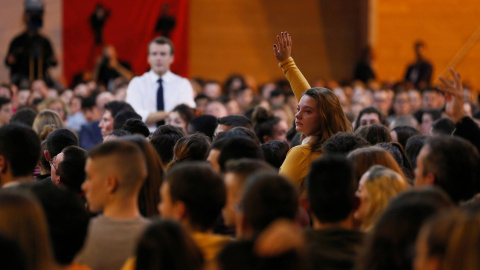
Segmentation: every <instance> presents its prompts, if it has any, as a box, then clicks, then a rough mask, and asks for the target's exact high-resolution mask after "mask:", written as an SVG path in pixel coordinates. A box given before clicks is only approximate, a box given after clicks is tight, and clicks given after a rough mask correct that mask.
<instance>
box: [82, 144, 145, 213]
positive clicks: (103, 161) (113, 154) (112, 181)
mask: <svg viewBox="0 0 480 270" xmlns="http://www.w3.org/2000/svg"><path fill="white" fill-rule="evenodd" d="M85 172H86V175H87V178H86V179H85V182H84V183H83V185H82V190H83V191H84V192H85V196H86V198H87V202H88V206H89V209H90V211H91V212H102V211H103V210H104V208H105V207H107V206H110V205H108V203H109V202H112V198H118V199H127V198H131V197H138V193H139V191H140V188H141V186H142V185H143V182H144V180H145V178H146V177H147V168H146V164H145V158H144V156H143V153H142V151H141V150H140V149H139V147H138V146H136V145H135V144H134V143H131V142H127V141H118V140H117V141H110V142H106V143H103V144H100V145H98V146H96V147H94V148H93V149H92V150H90V151H89V152H88V156H87V162H86V164H85Z"/></svg>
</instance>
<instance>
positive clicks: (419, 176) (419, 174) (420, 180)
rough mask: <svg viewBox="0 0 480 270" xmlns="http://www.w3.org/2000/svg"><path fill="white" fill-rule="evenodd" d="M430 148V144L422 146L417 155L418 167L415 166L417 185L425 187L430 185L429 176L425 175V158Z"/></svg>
mask: <svg viewBox="0 0 480 270" xmlns="http://www.w3.org/2000/svg"><path fill="white" fill-rule="evenodd" d="M429 151H430V149H429V147H428V146H424V147H422V149H421V150H420V153H418V156H417V168H415V183H414V185H415V187H423V186H426V185H428V182H427V178H426V177H425V170H424V164H423V163H424V160H425V158H426V157H427V155H428V153H429Z"/></svg>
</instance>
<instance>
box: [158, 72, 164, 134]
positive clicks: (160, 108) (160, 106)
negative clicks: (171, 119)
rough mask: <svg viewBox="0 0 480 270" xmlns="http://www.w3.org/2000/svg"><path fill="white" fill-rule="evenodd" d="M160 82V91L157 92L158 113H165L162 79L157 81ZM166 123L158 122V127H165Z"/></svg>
mask: <svg viewBox="0 0 480 270" xmlns="http://www.w3.org/2000/svg"><path fill="white" fill-rule="evenodd" d="M157 82H158V90H157V111H163V110H165V107H164V104H163V83H162V82H163V81H162V78H160V79H158V80H157ZM164 124H165V121H163V120H162V121H159V122H157V127H159V126H161V125H164Z"/></svg>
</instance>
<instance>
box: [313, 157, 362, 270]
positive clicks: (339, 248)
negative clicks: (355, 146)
mask: <svg viewBox="0 0 480 270" xmlns="http://www.w3.org/2000/svg"><path fill="white" fill-rule="evenodd" d="M356 189H357V183H356V181H355V178H354V176H353V166H352V164H351V162H350V161H349V160H348V159H347V158H346V157H344V156H337V155H326V156H323V157H321V158H319V159H317V160H316V161H314V162H313V163H312V165H311V170H310V173H309V174H308V176H307V196H308V200H309V201H310V206H311V209H312V212H313V216H312V219H313V229H311V230H307V231H306V232H305V238H306V242H307V245H308V249H309V253H310V255H311V256H310V257H311V258H312V263H313V268H314V269H317V268H321V269H352V268H353V266H354V261H355V257H356V255H357V254H358V252H359V251H360V248H361V246H362V241H363V234H362V233H361V232H358V231H355V230H353V229H354V221H353V212H354V210H355V201H356V199H355V191H356Z"/></svg>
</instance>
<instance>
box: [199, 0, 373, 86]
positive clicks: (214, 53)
mask: <svg viewBox="0 0 480 270" xmlns="http://www.w3.org/2000/svg"><path fill="white" fill-rule="evenodd" d="M361 2H365V1H363V0H361V1H351V0H338V1H337V0H336V1H320V0H302V1H289V0H276V1H273V0H228V1H226V0H191V3H190V6H191V9H190V67H191V71H190V74H191V75H192V77H202V78H208V79H216V80H220V81H223V80H224V79H225V78H226V77H227V76H228V75H230V74H232V73H241V74H244V75H247V76H252V77H253V78H255V79H256V80H257V82H258V83H264V82H267V81H270V80H272V79H276V78H282V77H283V75H282V73H281V70H280V69H279V68H278V66H277V64H276V63H277V62H276V60H275V59H274V57H273V48H272V45H273V43H274V42H275V36H276V35H277V34H278V33H279V32H280V31H284V30H287V31H289V33H291V35H292V37H293V39H294V49H293V57H294V59H295V60H296V62H297V64H298V65H299V67H300V68H301V70H302V71H303V72H304V74H305V75H306V77H307V79H309V80H314V79H317V78H320V77H323V78H334V79H344V78H348V77H350V76H351V73H352V69H353V65H354V62H355V60H356V58H357V56H358V53H359V48H360V47H362V44H361V43H362V42H364V40H365V39H364V38H363V39H362V37H360V28H361V25H362V24H361V23H360V20H362V19H364V17H365V16H363V17H362V16H360V14H359V13H360V8H359V6H360V3H361Z"/></svg>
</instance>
